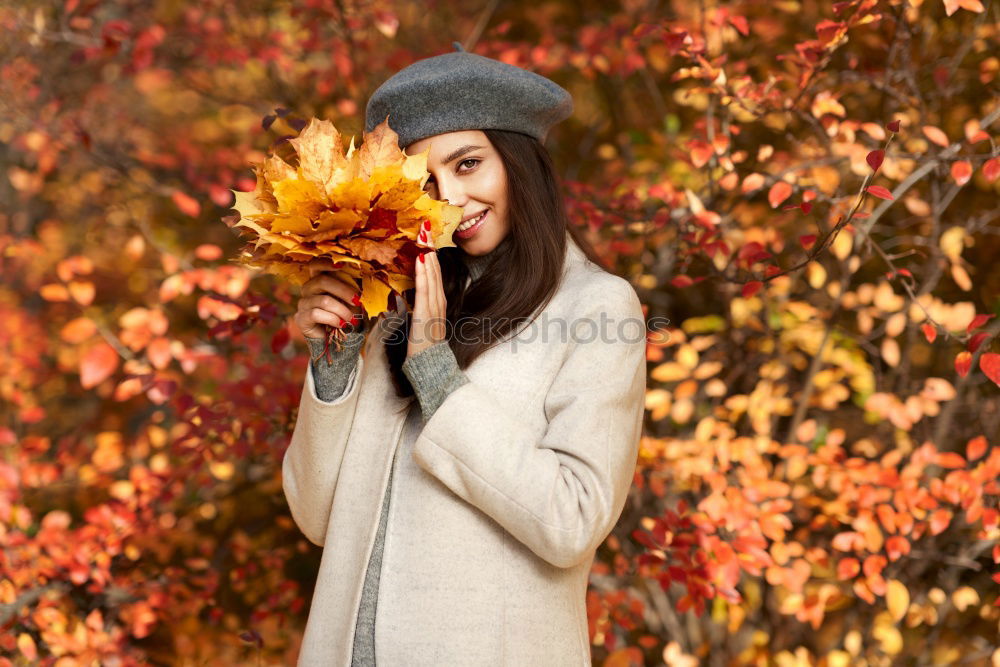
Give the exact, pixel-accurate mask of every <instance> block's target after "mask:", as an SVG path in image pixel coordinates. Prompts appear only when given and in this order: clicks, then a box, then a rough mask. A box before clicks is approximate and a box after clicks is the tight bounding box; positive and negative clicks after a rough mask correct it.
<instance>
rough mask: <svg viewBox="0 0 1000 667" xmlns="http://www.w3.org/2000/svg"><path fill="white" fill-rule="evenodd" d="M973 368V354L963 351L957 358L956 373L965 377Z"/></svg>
mask: <svg viewBox="0 0 1000 667" xmlns="http://www.w3.org/2000/svg"><path fill="white" fill-rule="evenodd" d="M971 367H972V354H971V353H969V352H968V351H966V350H962V351H961V352H959V353H958V355H957V356H956V357H955V372H957V373H958V374H959V375H960V376H962V377H965V376H966V375H968V374H969V369H970V368H971Z"/></svg>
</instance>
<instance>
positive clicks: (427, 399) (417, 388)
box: [402, 341, 469, 423]
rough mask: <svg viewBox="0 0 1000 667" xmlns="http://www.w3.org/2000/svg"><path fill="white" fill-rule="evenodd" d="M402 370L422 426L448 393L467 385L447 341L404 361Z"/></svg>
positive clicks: (466, 379) (467, 379) (466, 378)
mask: <svg viewBox="0 0 1000 667" xmlns="http://www.w3.org/2000/svg"><path fill="white" fill-rule="evenodd" d="M402 368H403V373H404V374H405V375H406V377H407V379H409V381H410V384H411V385H413V391H414V393H416V395H417V400H418V401H419V402H420V412H421V413H422V414H423V418H424V422H425V423H426V422H427V421H429V420H430V418H431V415H433V414H434V412H435V411H436V410H437V409H438V406H440V405H441V404H442V403H444V399H446V398H447V397H448V395H449V394H451V392H453V391H455V390H456V389H458V388H459V387H461V386H462V385H463V384H466V383H467V382H469V378H468V376H466V374H465V373H463V372H462V369H460V368H459V367H458V360H456V359H455V353H454V352H452V349H451V347H450V346H449V345H448V341H440V342H438V343H435V344H434V345H431V346H430V347H428V348H426V349H424V350H421V351H420V352H418V353H417V354H415V355H413V356H411V357H407V359H406V361H404V362H403V367H402Z"/></svg>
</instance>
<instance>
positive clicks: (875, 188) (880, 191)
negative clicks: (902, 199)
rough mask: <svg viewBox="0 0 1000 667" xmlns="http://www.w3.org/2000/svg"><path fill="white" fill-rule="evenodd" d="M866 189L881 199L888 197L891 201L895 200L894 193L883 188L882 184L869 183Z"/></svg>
mask: <svg viewBox="0 0 1000 667" xmlns="http://www.w3.org/2000/svg"><path fill="white" fill-rule="evenodd" d="M866 191H867V192H868V194H870V195H875V196H876V197H878V198H879V199H888V200H889V201H893V196H892V193H891V192H889V191H888V190H886V189H885V188H883V187H882V186H881V185H869V186H868V187H867V188H866Z"/></svg>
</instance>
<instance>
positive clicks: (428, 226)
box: [424, 220, 431, 231]
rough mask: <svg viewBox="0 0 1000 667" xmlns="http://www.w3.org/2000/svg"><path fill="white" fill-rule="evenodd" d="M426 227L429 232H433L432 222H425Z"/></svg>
mask: <svg viewBox="0 0 1000 667" xmlns="http://www.w3.org/2000/svg"><path fill="white" fill-rule="evenodd" d="M424 227H425V228H426V229H427V231H431V221H430V220H424Z"/></svg>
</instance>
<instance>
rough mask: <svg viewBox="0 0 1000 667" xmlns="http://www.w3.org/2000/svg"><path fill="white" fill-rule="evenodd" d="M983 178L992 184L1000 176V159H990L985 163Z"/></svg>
mask: <svg viewBox="0 0 1000 667" xmlns="http://www.w3.org/2000/svg"><path fill="white" fill-rule="evenodd" d="M983 176H985V177H986V180H987V181H989V182H990V183H992V182H993V181H995V180H997V177H998V176H1000V158H995V157H994V158H990V159H989V160H987V161H986V162H984V163H983Z"/></svg>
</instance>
